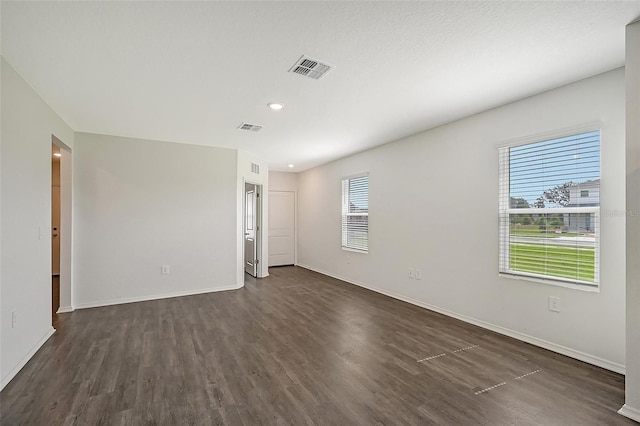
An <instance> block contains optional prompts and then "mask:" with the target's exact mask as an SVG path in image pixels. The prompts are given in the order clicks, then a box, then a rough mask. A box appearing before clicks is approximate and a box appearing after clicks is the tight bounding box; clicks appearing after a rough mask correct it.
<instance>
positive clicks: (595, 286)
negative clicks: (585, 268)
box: [498, 272, 600, 293]
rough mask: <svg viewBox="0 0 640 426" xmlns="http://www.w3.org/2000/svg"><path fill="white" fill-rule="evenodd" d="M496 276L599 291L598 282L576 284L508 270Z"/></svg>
mask: <svg viewBox="0 0 640 426" xmlns="http://www.w3.org/2000/svg"><path fill="white" fill-rule="evenodd" d="M498 276H500V277H504V278H509V279H512V280H520V281H531V282H536V283H540V284H547V285H552V286H555V287H564V288H569V289H572V290H580V291H586V292H588V293H600V285H599V284H593V285H589V284H577V283H572V282H568V281H560V280H550V279H545V278H538V277H534V276H530V275H522V274H516V273H509V272H498Z"/></svg>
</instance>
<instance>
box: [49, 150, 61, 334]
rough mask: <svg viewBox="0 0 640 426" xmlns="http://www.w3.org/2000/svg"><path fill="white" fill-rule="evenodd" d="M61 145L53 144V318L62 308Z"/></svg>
mask: <svg viewBox="0 0 640 426" xmlns="http://www.w3.org/2000/svg"><path fill="white" fill-rule="evenodd" d="M61 157H62V153H61V152H60V147H58V146H57V145H55V144H54V143H52V144H51V318H52V322H53V323H54V324H55V322H56V314H57V312H58V309H59V308H60V158H61Z"/></svg>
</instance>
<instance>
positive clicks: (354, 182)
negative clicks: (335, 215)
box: [342, 175, 369, 253]
mask: <svg viewBox="0 0 640 426" xmlns="http://www.w3.org/2000/svg"><path fill="white" fill-rule="evenodd" d="M342 248H343V249H344V250H350V251H358V252H362V253H367V252H368V251H369V176H368V175H360V176H355V177H351V178H346V179H343V180H342Z"/></svg>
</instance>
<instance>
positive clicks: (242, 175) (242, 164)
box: [236, 150, 269, 287]
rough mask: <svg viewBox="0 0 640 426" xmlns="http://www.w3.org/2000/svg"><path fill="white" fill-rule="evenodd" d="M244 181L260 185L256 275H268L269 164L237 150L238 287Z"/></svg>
mask: <svg viewBox="0 0 640 426" xmlns="http://www.w3.org/2000/svg"><path fill="white" fill-rule="evenodd" d="M251 163H255V164H257V165H258V166H259V169H260V170H259V173H254V172H252V171H251ZM245 182H248V183H253V184H257V185H262V229H261V231H262V236H261V239H262V241H261V244H260V246H261V250H260V267H259V268H258V277H259V278H264V277H267V276H269V263H268V259H269V239H268V238H267V231H266V230H267V229H269V197H267V194H268V193H269V165H268V164H267V163H265V162H264V161H262V160H260V159H259V158H257V157H255V156H253V155H252V154H250V153H248V152H246V151H242V150H239V151H238V175H237V190H236V191H237V195H238V197H237V200H236V203H237V204H236V208H237V216H236V232H237V233H236V244H237V245H236V262H237V268H236V282H237V285H238V287H241V286H243V285H244V274H245V272H244V184H245Z"/></svg>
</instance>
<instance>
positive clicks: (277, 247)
mask: <svg viewBox="0 0 640 426" xmlns="http://www.w3.org/2000/svg"><path fill="white" fill-rule="evenodd" d="M295 209H296V207H295V195H294V193H293V192H288V191H269V266H281V265H293V264H294V263H295V248H296V247H295Z"/></svg>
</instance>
